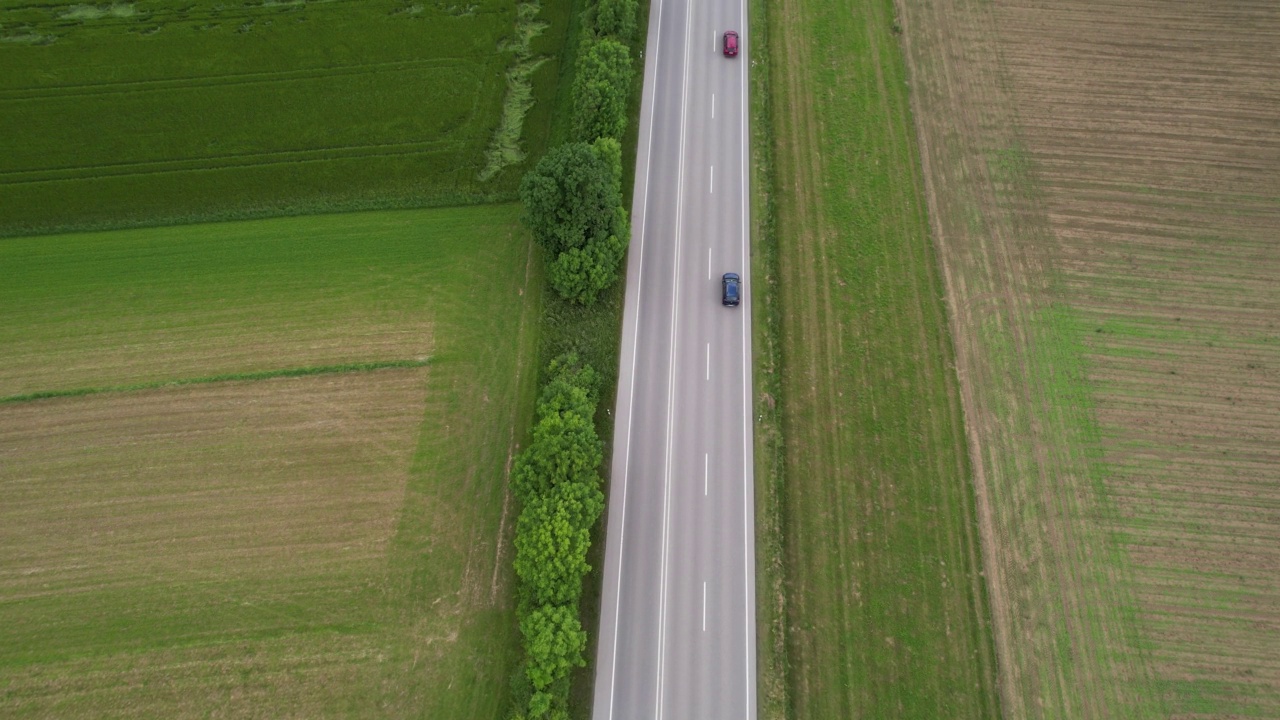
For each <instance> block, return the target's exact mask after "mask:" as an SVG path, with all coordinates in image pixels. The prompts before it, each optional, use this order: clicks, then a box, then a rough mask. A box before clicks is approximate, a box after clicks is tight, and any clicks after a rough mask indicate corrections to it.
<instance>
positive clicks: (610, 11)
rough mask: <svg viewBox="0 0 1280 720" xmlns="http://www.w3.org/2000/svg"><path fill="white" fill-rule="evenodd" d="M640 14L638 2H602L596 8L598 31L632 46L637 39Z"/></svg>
mask: <svg viewBox="0 0 1280 720" xmlns="http://www.w3.org/2000/svg"><path fill="white" fill-rule="evenodd" d="M639 12H640V6H639V3H638V2H636V0H600V4H599V5H597V6H596V31H597V32H599V33H600V34H601V35H613V36H614V37H616V38H618V39H619V40H621V41H622V42H624V43H628V44H630V42H631V41H632V40H635V38H636V24H637V19H636V16H637V15H639Z"/></svg>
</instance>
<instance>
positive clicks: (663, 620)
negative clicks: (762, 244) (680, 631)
mask: <svg viewBox="0 0 1280 720" xmlns="http://www.w3.org/2000/svg"><path fill="white" fill-rule="evenodd" d="M692 13H693V3H692V2H686V3H685V11H684V27H685V31H684V75H683V77H682V78H681V81H680V146H679V149H678V151H677V152H678V153H679V155H678V156H677V157H678V158H679V160H678V162H677V170H676V177H677V179H676V231H675V236H676V247H675V258H676V263H675V275H674V278H673V279H674V282H673V283H671V284H672V289H671V352H670V357H669V362H670V366H669V370H668V374H667V376H668V382H667V446H666V451H665V452H666V456H667V457H666V466H665V469H664V473H663V474H664V477H663V479H662V482H663V498H662V564H661V568H662V570H661V583H660V585H659V591H658V592H659V595H658V597H659V601H658V687H657V692H656V696H657V707H656V708H655V717H656V718H657V720H662V694H663V690H664V689H665V688H664V682H663V672H664V669H665V666H666V658H665V657H664V655H665V653H666V645H667V559H668V557H669V555H670V547H671V543H670V539H671V538H670V534H669V533H668V529H669V527H670V522H671V433H672V425H673V423H672V419H671V416H672V411H673V410H674V407H675V375H676V338H677V335H676V329H677V327H678V326H679V321H680V313H679V306H680V243H681V240H682V233H681V230H680V225H681V221H682V220H683V218H684V136H685V129H686V115H687V111H688V109H689V48H690V44H691V43H692V41H693V33H691V32H690V31H689V30H690V22H689V17H690V15H692ZM655 93H656V91H655Z"/></svg>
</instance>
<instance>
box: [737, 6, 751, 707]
mask: <svg viewBox="0 0 1280 720" xmlns="http://www.w3.org/2000/svg"><path fill="white" fill-rule="evenodd" d="M739 8H740V11H741V13H742V36H741V38H740V39H739V40H738V47H739V51H740V53H741V55H742V59H741V60H742V64H741V65H740V66H739V72H738V76H739V78H740V83H741V85H740V87H741V93H740V95H741V96H742V107H741V113H740V114H739V124H740V127H741V131H742V141H741V146H740V148H739V151H740V152H741V154H742V172H741V173H740V174H741V178H742V181H741V187H742V266H743V271H744V272H743V274H744V276H746V275H749V273H750V270H751V267H750V266H751V254H750V252H749V248H748V246H747V236H748V232H747V230H748V227H749V226H750V224H751V213H750V199H749V197H748V196H747V175H749V174H750V166H749V165H748V164H747V143H748V141H749V136H748V135H747V112H748V106H747V92H748V86H747V64H746V60H747V53H746V36H747V0H739ZM746 309H747V311H748V312H745V313H743V314H742V406H743V407H742V409H743V413H742V452H743V460H744V465H743V486H744V487H743V493H742V546H743V547H742V568H743V573H742V594H743V600H744V602H745V605H744V608H745V611H744V612H743V614H742V615H743V618H742V622H743V629H744V631H745V632H744V633H743V638H744V641H743V645H744V649H745V652H744V653H743V654H742V662H743V673H744V675H745V676H746V683H745V685H744V687H745V688H746V692H747V703H746V707H745V709H744V710H745V712H744V717H745V718H746V720H754V716H753V713H752V712H751V698H752V694H753V693H752V689H753V688H754V687H755V678H753V677H752V676H751V649H752V648H751V637H752V632H751V624H752V621H753V618H752V617H751V606H752V603H751V577H752V576H751V559H750V557H749V554H750V553H749V551H750V548H751V544H750V543H751V538H750V535H749V534H748V528H750V527H751V526H752V523H751V522H750V521H751V512H750V510H751V503H750V498H751V494H752V492H754V488H752V487H746V486H747V482H746V480H747V478H748V477H750V476H751V471H752V469H751V468H750V467H748V466H747V465H746V463H745V460H746V458H747V456H748V455H749V454H750V452H751V447H750V442H751V424H750V423H751V397H750V393H749V391H748V388H749V387H750V386H751V375H750V363H749V362H748V360H749V358H748V357H747V355H748V352H747V349H748V348H749V347H750V342H751V336H750V334H749V333H750V331H751V328H750V327H749V326H748V325H747V317H748V315H749V314H750V309H751V305H750V301H749V300H748V301H747V307H746Z"/></svg>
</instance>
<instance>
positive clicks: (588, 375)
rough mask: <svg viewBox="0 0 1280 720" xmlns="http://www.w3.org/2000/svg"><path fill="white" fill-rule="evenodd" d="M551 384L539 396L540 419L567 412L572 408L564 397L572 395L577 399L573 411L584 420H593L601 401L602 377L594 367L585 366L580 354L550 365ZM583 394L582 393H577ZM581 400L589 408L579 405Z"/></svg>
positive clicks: (548, 369) (558, 359) (548, 371)
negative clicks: (589, 418)
mask: <svg viewBox="0 0 1280 720" xmlns="http://www.w3.org/2000/svg"><path fill="white" fill-rule="evenodd" d="M547 377H548V378H549V379H548V380H547V383H546V385H544V386H543V388H542V392H541V393H540V394H539V395H538V417H540V418H541V417H545V416H546V415H548V414H550V413H552V412H556V413H559V412H563V411H564V410H565V409H568V408H569V407H570V406H569V405H567V403H568V401H567V400H564V399H561V397H560V396H561V395H567V394H572V396H573V397H574V398H575V400H574V402H575V404H573V405H572V406H571V407H572V409H573V410H574V411H576V412H578V413H579V414H581V415H582V416H583V417H593V416H594V415H595V412H596V403H597V402H599V400H600V374H599V373H597V372H596V369H595V368H593V367H591V365H589V364H587V363H584V362H582V358H580V357H579V356H578V353H576V352H567V353H564V354H563V355H559V356H557V357H555V358H554V359H552V360H551V362H549V363H547ZM574 390H581V391H582V393H576V392H573V391H574ZM576 398H581V400H582V401H583V402H584V403H585V404H581V405H579V404H576V403H577V402H578V400H577V399H576Z"/></svg>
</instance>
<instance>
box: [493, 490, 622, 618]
mask: <svg viewBox="0 0 1280 720" xmlns="http://www.w3.org/2000/svg"><path fill="white" fill-rule="evenodd" d="M603 510H604V494H603V493H601V492H600V490H599V488H596V487H592V486H591V485H587V484H586V483H578V482H571V483H566V484H564V485H560V486H557V487H556V488H554V489H553V490H552V491H551V492H550V493H548V494H547V495H545V496H542V497H538V498H535V499H533V500H532V501H530V502H529V503H528V504H526V505H525V506H524V510H523V511H522V512H521V513H520V518H519V519H518V520H517V521H516V541H515V545H516V560H515V568H516V575H517V576H518V577H519V578H520V580H521V587H520V591H521V596H522V597H521V604H522V606H523V607H539V606H547V605H563V606H572V607H574V608H577V606H578V599H579V597H581V595H582V578H583V577H585V576H586V574H587V573H588V572H590V570H591V566H589V565H588V564H587V550H589V549H590V547H591V528H592V527H593V526H594V525H595V523H596V520H598V519H599V518H600V513H601V511H603Z"/></svg>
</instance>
